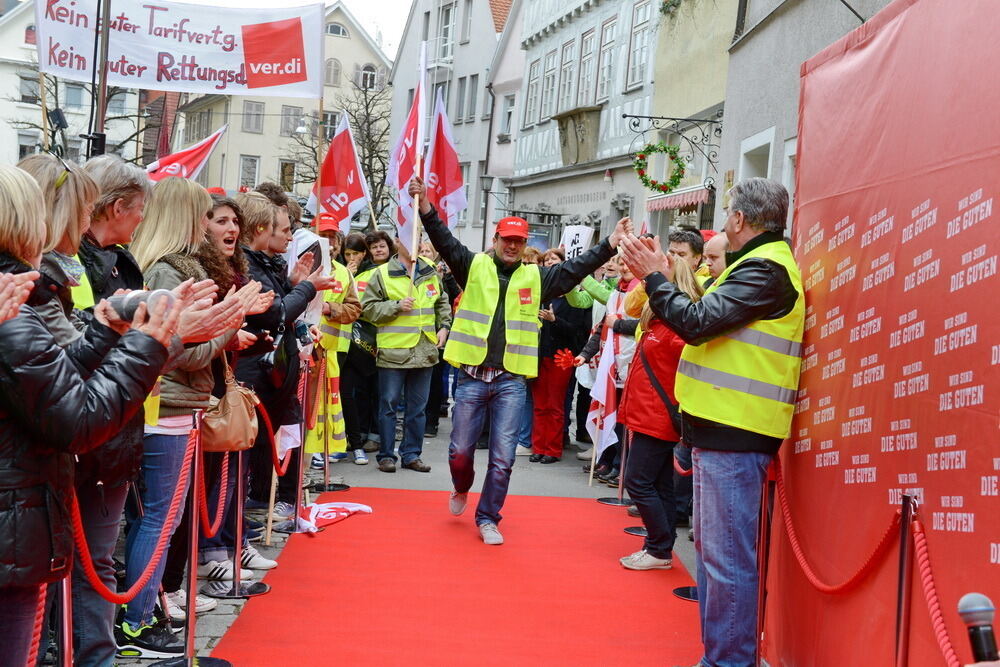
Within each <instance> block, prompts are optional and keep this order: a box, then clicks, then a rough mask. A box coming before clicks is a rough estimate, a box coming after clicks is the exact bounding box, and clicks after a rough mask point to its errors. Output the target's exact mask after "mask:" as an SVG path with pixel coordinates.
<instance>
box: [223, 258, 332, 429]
mask: <svg viewBox="0 0 1000 667" xmlns="http://www.w3.org/2000/svg"><path fill="white" fill-rule="evenodd" d="M243 252H244V253H245V254H246V258H247V264H248V265H249V267H250V277H251V278H253V279H254V280H257V281H259V282H260V283H261V288H260V289H261V291H262V292H267V291H274V303H272V304H271V307H270V308H269V309H268V310H266V311H265V312H263V313H260V314H259V315H248V316H247V319H246V322H247V326H246V329H247V331H249V332H250V333H252V334H254V335H255V336H257V342H256V343H254V344H253V345H252V346H251V347H249V348H247V349H246V350H244V351H243V352H241V353H240V356H239V359H238V361H237V362H236V377H237V378H238V379H239V380H240V381H241V382H245V383H247V384H248V385H249V386H250V387H252V388H253V390H254V391H256V392H257V396H258V397H259V398H260V400H261V401H262V402H263V403H264V407H265V409H267V411H268V414H269V416H270V418H271V423H272V424H273V425H274V427H275V428H277V427H278V426H280V425H282V424H296V423H298V422H299V421H301V419H302V415H301V410H300V406H299V400H298V395H297V389H298V382H299V366H298V355H299V347H298V343H297V342H296V340H295V320H296V319H298V317H299V316H300V315H302V313H304V312H305V310H306V308H307V307H308V306H309V302H310V301H312V300H313V297H315V296H316V288H315V287H314V286H313V284H312V283H311V282H308V281H303V282H301V283H299V284H298V285H296V286H295V287H292V284H291V283H290V282H289V280H288V268H287V264H285V261H284V260H283V259H282V258H281V257H269V256H268V255H267V254H265V253H263V252H258V251H256V250H250V249H249V248H247V247H246V246H244V247H243ZM282 306H284V313H285V318H284V323H285V335H284V336H283V337H282V340H283V341H284V345H285V351H286V352H287V353H288V355H289V358H290V359H291V360H292V362H291V363H290V364H289V373H288V376H287V377H286V378H285V383H284V384H283V385H282V386H281V387H278V388H275V387H274V385H272V384H271V381H270V379H269V378H268V377H267V372H266V371H265V369H264V368H263V366H261V363H260V362H261V359H262V358H263V356H264V355H265V354H267V353H268V352H270V351H271V350H272V349H274V346H273V345H272V344H271V343H270V342H268V341H267V340H266V336H267V335H268V333H265V332H269V333H270V335H271V337H272V338H274V339H277V338H278V329H279V328H280V324H281V309H282Z"/></svg>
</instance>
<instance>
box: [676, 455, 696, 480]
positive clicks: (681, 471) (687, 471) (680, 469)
mask: <svg viewBox="0 0 1000 667" xmlns="http://www.w3.org/2000/svg"><path fill="white" fill-rule="evenodd" d="M674 472H676V473H677V474H678V475H680V476H681V477H690V476H691V475H693V474H694V468H693V467H691V468H685V467H684V466H682V465H681V462H680V461H678V460H677V457H676V456H674Z"/></svg>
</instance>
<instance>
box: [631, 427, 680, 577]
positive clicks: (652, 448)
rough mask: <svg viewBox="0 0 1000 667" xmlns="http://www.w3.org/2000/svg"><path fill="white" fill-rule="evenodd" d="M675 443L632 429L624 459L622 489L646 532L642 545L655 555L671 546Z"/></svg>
mask: <svg viewBox="0 0 1000 667" xmlns="http://www.w3.org/2000/svg"><path fill="white" fill-rule="evenodd" d="M674 444H675V443H673V442H667V441H666V440H659V439H657V438H654V437H652V436H649V435H646V434H645V433H638V432H635V431H633V432H632V441H631V442H630V443H629V449H628V458H627V460H626V461H625V489H626V490H627V491H628V495H629V497H630V498H631V499H632V500H634V501H635V506H636V509H638V510H639V516H641V517H642V523H643V525H644V526H646V532H647V533H648V535H647V537H646V541H645V543H644V544H643V547H644V548H645V549H646V551H647V552H649V554H650V555H651V556H655V557H656V558H670V553H671V551H673V548H674V512H675V511H676V501H675V500H674Z"/></svg>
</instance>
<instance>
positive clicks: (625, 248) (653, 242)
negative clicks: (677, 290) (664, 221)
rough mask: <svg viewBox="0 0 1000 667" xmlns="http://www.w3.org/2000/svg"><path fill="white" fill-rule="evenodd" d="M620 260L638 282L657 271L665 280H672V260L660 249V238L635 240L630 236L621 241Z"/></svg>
mask: <svg viewBox="0 0 1000 667" xmlns="http://www.w3.org/2000/svg"><path fill="white" fill-rule="evenodd" d="M621 253H622V259H624V260H625V263H626V264H627V265H628V268H629V270H631V271H632V274H633V275H634V276H635V277H636V278H639V279H640V280H645V278H646V277H647V276H648V275H649V274H651V273H655V272H657V271H659V272H660V273H662V274H663V275H664V276H666V278H667V280H673V279H674V260H673V258H672V257H671V256H670V255H669V254H667V253H664V252H663V249H662V248H661V247H660V237H659V236H656V237H654V238H651V239H649V238H646V239H637V238H636V237H634V236H630V237H628V238H626V239H624V240H623V241H622V245H621Z"/></svg>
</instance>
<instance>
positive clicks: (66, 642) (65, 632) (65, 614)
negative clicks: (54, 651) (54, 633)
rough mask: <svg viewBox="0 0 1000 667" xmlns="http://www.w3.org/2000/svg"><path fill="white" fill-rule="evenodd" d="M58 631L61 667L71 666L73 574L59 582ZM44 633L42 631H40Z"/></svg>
mask: <svg viewBox="0 0 1000 667" xmlns="http://www.w3.org/2000/svg"><path fill="white" fill-rule="evenodd" d="M59 602H60V603H61V605H60V610H59V612H60V613H59V629H60V630H61V636H60V638H59V639H60V644H59V654H60V658H61V660H62V664H63V667H72V666H73V574H72V572H70V573H68V574H67V575H66V576H65V577H63V578H62V580H61V581H60V582H59ZM42 632H44V630H42Z"/></svg>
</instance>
